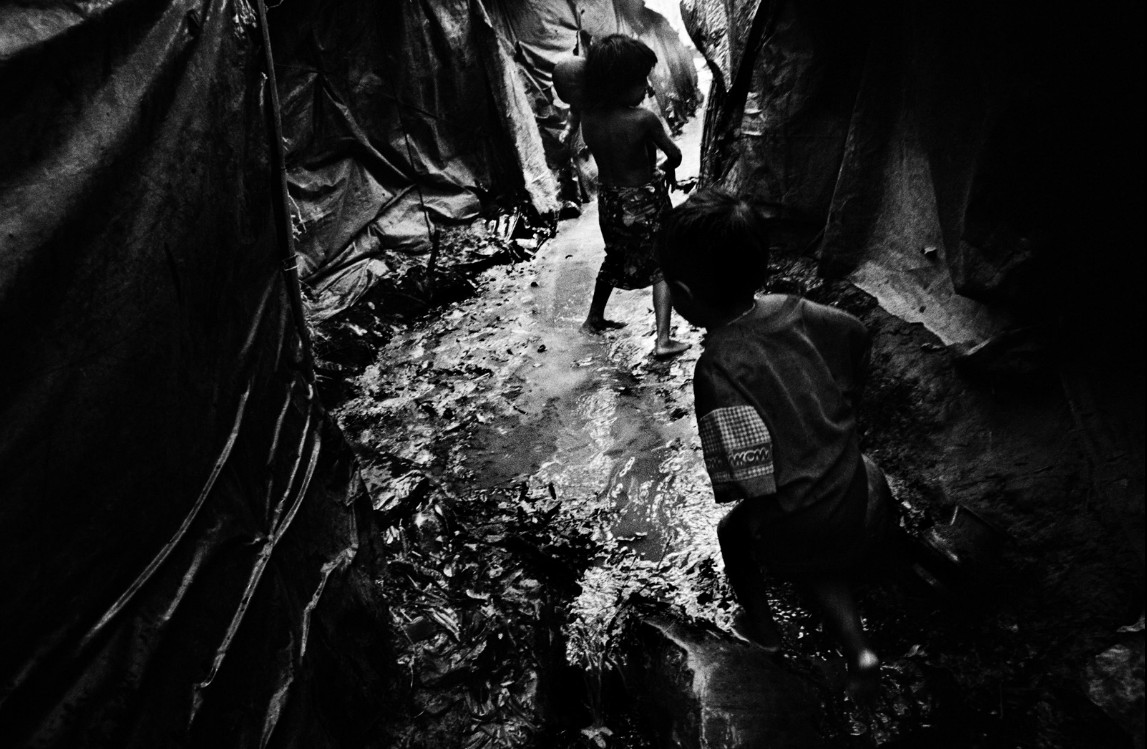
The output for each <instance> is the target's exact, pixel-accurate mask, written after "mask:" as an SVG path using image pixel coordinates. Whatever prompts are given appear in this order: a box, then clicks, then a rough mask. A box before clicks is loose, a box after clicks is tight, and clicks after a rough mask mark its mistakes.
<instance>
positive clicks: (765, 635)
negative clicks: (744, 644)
mask: <svg viewBox="0 0 1147 749" xmlns="http://www.w3.org/2000/svg"><path fill="white" fill-rule="evenodd" d="M733 631H734V632H736V633H737V634H738V635H740V636H741V637H743V638H745V639H746V640H748V641H749V642H751V643H753V644H755V645H760V646H761V647H762V648H764V649H765V650H767V651H769V652H770V653H779V652H781V635H780V633H779V632H777V628H776V625H775V624H774V623H773V621H772V617H769V620H768V621H761V620H760V618H759V617H757V618H754V617H753V616H751V615H750V614H749V612H748V611H744V610H741V611H740V612H738V613H737V614H736V616H734V617H733Z"/></svg>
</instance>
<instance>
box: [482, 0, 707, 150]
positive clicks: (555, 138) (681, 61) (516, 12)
mask: <svg viewBox="0 0 1147 749" xmlns="http://www.w3.org/2000/svg"><path fill="white" fill-rule="evenodd" d="M490 3H491V12H492V14H493V15H494V17H495V19H496V20H497V22H498V25H499V33H500V35H501V36H502V38H504V39H506V40H507V43H508V44H509V45H510V46H511V47H512V49H513V54H514V60H515V61H516V62H517V63H518V66H519V68H520V71H521V73H522V80H523V85H524V87H525V89H526V91H527V93H528V94H529V97H530V100H531V102H532V103H533V107H534V112H535V114H536V115H537V119H538V125H539V127H540V128H541V129H542V133H543V136H544V137H545V138H546V146H547V152H548V153H549V154H551V163H552V164H553V165H554V167H555V168H556V169H560V168H564V167H566V166H567V165H566V164H563V163H561V161H560V157H559V155H558V154H560V153H561V149H560V145H559V144H560V141H561V132H562V129H563V128H564V127H565V125H566V118H567V114H566V112H565V109H564V107H565V104H564V103H561V102H557V101H555V95H554V92H553V70H554V65H556V64H557V62H558V61H559V60H561V59H562V58H563V57H567V56H569V55H571V54H575V53H576V54H579V55H584V54H585V45H586V44H587V43H590V42H591V41H592V40H593V39H597V38H600V37H603V36H608V35H609V34H628V35H630V36H634V37H636V38H638V39H640V40H641V41H643V42H644V43H645V44H647V45H648V46H649V47H650V48H651V49H652V50H653V51H654V53H655V54H656V55H657V64H656V65H655V66H654V68H653V70H652V71H651V72H650V76H649V77H650V82H651V84H652V86H653V89H654V98H655V100H656V105H657V107H658V108H659V109H660V112H661V114H662V116H663V117H665V119H666V120H667V121H668V122H669V123H671V124H674V125H680V124H683V123H684V121H685V120H686V119H687V118H688V117H691V116H692V115H693V113H694V112H695V111H696V109H697V105H698V103H699V101H700V96H699V92H698V90H697V72H696V70H695V69H694V67H693V59H692V55H691V54H690V52H689V51H688V50H687V49H686V47H685V45H684V44H683V42H682V40H681V38H680V37H679V36H678V34H677V32H676V31H675V30H674V29H673V28H672V27H671V26H670V25H669V23H668V22H667V21H666V20H665V18H664V17H663V16H662V15H661V14H659V13H657V12H655V11H653V10H650V9H649V8H647V7H646V6H645V4H644V2H642V0H527V1H525V2H521V1H518V0H490Z"/></svg>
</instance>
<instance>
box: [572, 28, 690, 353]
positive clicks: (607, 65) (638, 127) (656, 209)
mask: <svg viewBox="0 0 1147 749" xmlns="http://www.w3.org/2000/svg"><path fill="white" fill-rule="evenodd" d="M656 62H657V55H656V54H654V52H653V50H651V49H650V48H649V47H647V46H646V45H645V44H643V43H642V42H640V41H638V40H636V39H632V38H630V37H627V36H624V35H622V34H613V35H610V36H606V37H603V38H602V39H599V40H597V41H596V42H594V43H593V45H591V46H590V48H589V51H588V53H587V54H586V60H585V87H584V91H583V93H582V100H583V101H582V110H581V130H582V136H583V137H584V138H585V143H586V145H587V146H588V147H589V150H590V153H592V154H593V157H594V161H596V162H597V169H598V179H599V182H600V185H599V190H598V198H597V200H598V213H599V215H598V222H599V224H600V226H601V234H602V238H603V239H604V240H605V260H604V261H603V262H602V264H601V270H600V271H599V272H598V276H597V281H596V283H595V285H594V291H593V298H592V299H591V301H590V305H589V312H588V314H587V315H586V319H585V323H584V324H583V325H582V328H583V329H584V330H586V331H588V332H591V333H599V332H601V331H603V330H609V329H612V328H620V327H622V326H623V325H624V323H620V322H616V321H613V320H608V319H606V317H605V305H606V303H607V302H608V301H609V297H610V294H611V293H612V292H613V290H614V289H615V288H617V289H643V288H646V287H647V286H653V311H654V319H655V322H656V327H657V338H656V342H655V343H654V347H653V354H654V356H656V357H659V358H664V357H670V356H675V355H677V354H680V353H681V352H682V351H684V350H685V349H687V348H688V347H689V344H687V343H683V342H681V341H677V340H674V339H673V338H672V337H670V313H671V305H670V300H669V288H668V286H666V284H665V281H664V279H663V278H662V277H661V270H660V269H659V268H658V267H657V261H656V258H655V257H654V243H655V240H656V237H657V234H658V232H659V231H660V229H661V221H662V218H663V216H664V214H665V212H666V211H667V210H668V209H669V207H670V202H669V190H668V184H667V181H666V175H665V174H662V173H661V172H660V171H659V170H658V169H657V166H656V160H655V158H656V154H657V151H658V150H660V151H661V152H662V153H664V154H665V157H666V162H665V166H666V169H667V170H668V180H669V182H672V179H673V176H672V173H673V170H674V169H676V168H677V166H678V165H679V164H680V163H681V151H680V150H679V149H678V148H677V146H675V145H674V144H673V141H672V140H671V139H670V138H669V133H668V132H667V131H666V130H665V125H664V124H663V123H662V122H661V120H660V119H659V118H658V117H657V115H655V114H654V113H653V112H651V111H649V110H648V109H643V108H642V107H641V102H642V101H644V99H645V95H646V91H647V89H648V86H649V84H648V81H647V78H648V76H649V72H650V71H651V70H652V69H653V65H654V64H655V63H656Z"/></svg>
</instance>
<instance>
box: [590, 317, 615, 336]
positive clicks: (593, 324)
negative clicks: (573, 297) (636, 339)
mask: <svg viewBox="0 0 1147 749" xmlns="http://www.w3.org/2000/svg"><path fill="white" fill-rule="evenodd" d="M625 326H626V323H623V322H618V321H617V320H606V319H605V318H604V317H602V318H595V319H592V320H591V319H589V318H586V321H585V322H583V323H582V324H581V329H582V330H583V331H585V332H586V333H591V334H594V335H596V334H598V333H604V332H605V331H607V330H619V329H621V328H624V327H625Z"/></svg>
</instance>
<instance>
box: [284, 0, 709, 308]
mask: <svg viewBox="0 0 1147 749" xmlns="http://www.w3.org/2000/svg"><path fill="white" fill-rule="evenodd" d="M575 9H576V10H575ZM271 23H272V28H273V31H274V40H273V46H274V48H275V54H276V66H277V69H278V75H279V89H280V91H281V92H282V99H283V112H284V132H285V135H286V138H287V143H288V148H289V160H288V170H289V178H290V189H291V196H292V199H293V201H294V205H295V212H296V216H297V226H296V231H297V232H298V247H299V252H300V254H301V255H302V256H303V263H304V264H303V268H302V272H303V277H304V280H305V282H306V283H307V285H308V286H309V287H310V289H311V291H313V294H311V295H310V298H311V301H312V305H311V312H312V314H313V315H315V316H316V317H319V318H322V317H328V316H330V315H333V314H336V313H337V312H339V311H341V310H343V309H345V308H346V307H347V306H348V305H350V304H351V303H353V301H354V300H355V299H357V298H358V297H359V296H361V294H362V293H363V292H365V291H366V290H367V289H368V288H369V287H370V286H371V285H372V284H373V283H374V281H375V280H377V278H378V277H379V276H385V275H388V274H391V273H396V272H400V270H401V269H403V268H406V267H409V266H410V265H411V264H412V263H411V258H410V256H411V255H416V256H417V255H422V254H425V253H426V252H427V251H428V250H429V248H430V247H431V244H432V242H431V237H432V234H433V231H434V229H433V226H434V225H435V224H438V223H448V222H457V221H466V220H469V219H472V218H474V217H475V216H477V215H478V213H479V211H480V210H481V209H482V208H483V206H484V205H486V204H489V203H490V202H492V201H493V200H494V199H496V198H502V197H505V196H507V195H514V194H519V195H523V196H524V197H527V198H528V200H529V202H530V203H531V204H532V206H533V207H534V209H535V210H537V211H538V212H539V213H549V212H553V211H556V210H557V209H558V207H559V197H560V196H559V186H558V178H557V175H558V173H560V172H561V171H562V170H563V169H566V168H568V164H566V163H563V162H564V160H567V159H568V154H567V153H566V152H565V150H564V149H563V148H562V146H561V134H562V131H563V129H564V128H565V126H566V118H567V116H566V111H565V110H564V109H563V108H561V107H560V106H558V105H556V104H555V101H554V94H553V90H552V87H551V86H552V77H551V74H552V71H553V67H554V64H555V63H556V62H557V60H558V59H560V58H561V57H563V56H565V55H568V54H570V53H572V52H573V51H574V49H575V48H576V47H577V46H578V44H579V36H578V28H579V24H580V26H581V29H582V31H583V34H584V35H585V36H583V37H581V38H582V39H583V40H584V39H585V38H586V36H594V37H597V36H604V35H606V34H612V33H628V34H633V35H635V36H638V37H640V38H642V39H643V40H645V41H646V42H647V43H648V44H649V45H650V46H651V47H652V48H653V49H654V51H655V52H657V54H658V58H659V62H658V65H657V68H655V70H654V72H653V75H652V78H653V83H654V85H655V89H656V91H657V101H658V104H659V105H660V107H661V109H662V111H663V113H664V114H665V115H666V116H667V118H668V119H670V120H671V121H673V120H676V121H682V120H683V119H684V118H685V117H687V116H689V115H691V114H692V113H693V111H694V110H695V108H696V102H697V81H696V72H695V70H694V68H693V65H692V59H691V58H690V56H689V54H688V53H687V52H686V51H685V48H684V46H683V45H682V44H681V41H680V39H679V37H678V36H677V34H676V32H674V31H673V30H672V29H671V28H669V26H668V24H667V23H666V22H665V19H664V18H662V17H661V16H660V15H658V14H656V13H654V12H652V11H649V10H648V9H646V8H645V7H644V5H643V3H641V2H640V0H577V1H576V2H574V0H514V1H510V0H444V1H443V2H433V3H431V2H401V3H379V2H370V1H368V0H339V1H337V2H336V1H335V0H313V1H312V2H287V3H284V4H282V5H280V6H277V7H276V8H275V9H273V10H272V13H271Z"/></svg>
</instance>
